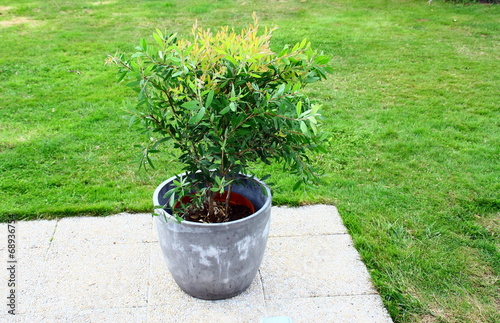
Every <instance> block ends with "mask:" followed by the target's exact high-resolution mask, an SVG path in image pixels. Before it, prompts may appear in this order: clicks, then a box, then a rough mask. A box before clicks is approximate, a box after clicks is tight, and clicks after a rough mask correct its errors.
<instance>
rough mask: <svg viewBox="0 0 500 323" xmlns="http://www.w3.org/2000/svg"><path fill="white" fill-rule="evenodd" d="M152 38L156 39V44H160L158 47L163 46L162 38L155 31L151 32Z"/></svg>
mask: <svg viewBox="0 0 500 323" xmlns="http://www.w3.org/2000/svg"><path fill="white" fill-rule="evenodd" d="M157 31H159V30H158V29H157ZM153 38H154V39H155V40H156V42H157V43H158V45H160V47H163V38H162V37H161V36H160V35H158V34H157V33H155V34H153Z"/></svg>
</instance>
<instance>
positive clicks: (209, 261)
mask: <svg viewBox="0 0 500 323" xmlns="http://www.w3.org/2000/svg"><path fill="white" fill-rule="evenodd" d="M253 18H254V21H253V24H250V25H249V26H248V27H247V28H245V29H243V30H242V31H241V32H235V31H234V29H230V28H229V27H223V28H221V29H220V30H218V31H217V32H216V33H212V32H211V31H210V30H205V29H202V28H199V27H198V26H197V25H196V24H195V25H194V27H193V30H192V38H191V39H185V38H179V37H178V36H177V35H176V34H173V35H165V34H164V33H162V32H161V31H160V30H156V32H155V33H154V34H153V38H154V41H155V43H154V45H150V44H148V43H147V41H146V40H144V39H142V40H141V41H140V45H139V46H138V47H137V48H136V49H137V52H136V53H134V54H132V55H131V56H130V57H126V56H125V55H124V54H117V55H114V56H110V57H109V59H108V62H110V63H115V64H117V65H118V66H119V80H120V81H121V80H122V79H124V78H125V77H126V76H128V77H132V78H133V79H134V80H133V81H132V82H131V83H130V84H129V86H131V87H132V88H134V89H135V90H136V91H137V92H138V93H139V94H138V102H137V106H136V108H135V110H133V111H131V115H132V120H131V121H132V122H134V121H140V122H141V123H142V125H143V129H144V130H145V132H146V134H147V137H148V139H149V143H148V145H147V146H146V147H144V148H143V151H142V157H143V158H142V161H141V163H142V164H144V165H146V164H151V159H150V154H151V153H154V152H157V151H158V149H159V148H160V146H161V145H162V144H164V143H165V142H167V141H168V142H171V143H173V146H174V148H175V149H176V150H177V151H179V152H180V155H179V157H178V158H179V160H180V161H181V162H182V163H183V165H184V173H183V174H180V175H176V176H173V177H172V178H170V179H168V180H166V181H165V182H163V183H162V184H161V185H159V186H158V188H157V189H156V191H155V193H154V197H153V201H154V204H155V206H157V209H156V210H155V212H156V214H157V215H160V216H158V217H156V222H157V228H158V233H159V237H160V244H161V247H162V251H163V253H164V256H165V260H166V262H167V266H168V267H169V270H170V271H171V273H172V275H173V277H174V279H175V280H176V282H177V284H178V285H179V286H180V287H181V288H182V289H183V290H184V291H186V292H187V293H189V294H191V295H192V296H195V297H198V298H204V299H221V298H228V297H232V296H235V295H237V294H239V293H241V292H242V291H244V290H245V289H246V288H247V287H248V286H249V285H250V283H251V282H252V280H253V278H254V277H255V275H256V273H257V270H258V268H259V266H260V263H261V260H262V256H263V254H264V249H265V245H266V241H267V233H268V231H269V218H270V208H271V192H270V189H269V188H268V187H267V185H265V184H264V182H263V181H261V180H259V179H257V178H255V177H254V176H251V175H247V174H249V173H251V172H250V169H249V165H251V164H252V163H254V162H258V161H262V162H264V163H266V164H269V163H271V162H272V161H274V162H279V163H282V164H283V165H284V167H285V169H288V170H289V171H291V172H292V173H293V174H296V175H298V178H299V181H298V184H297V185H296V187H298V186H300V184H302V183H308V182H310V181H311V180H314V179H315V178H316V175H315V172H314V170H313V169H312V167H311V166H310V164H309V163H308V161H309V158H308V154H309V153H310V152H311V151H321V150H322V149H323V148H322V145H321V144H322V143H323V142H324V140H325V139H326V136H325V135H324V134H323V133H322V132H320V131H319V129H318V126H319V125H320V117H321V116H320V113H319V108H320V106H319V105H317V104H313V103H311V101H310V100H309V99H308V98H307V97H306V96H305V95H304V94H302V93H301V90H302V89H303V88H304V87H305V86H306V85H307V84H309V83H312V82H315V81H318V80H321V79H324V78H325V77H326V76H325V75H326V73H328V72H330V67H328V66H327V64H328V62H329V57H327V56H325V55H322V54H319V53H318V52H317V51H314V50H313V49H311V45H310V43H308V42H307V41H306V40H303V41H302V42H300V43H298V44H296V45H295V46H293V47H289V46H285V47H284V48H283V50H282V51H281V52H279V53H275V52H273V51H272V50H271V47H270V40H271V36H272V32H273V31H274V29H267V28H265V29H264V30H263V32H260V30H259V24H258V21H257V18H256V17H255V15H254V17H253ZM235 197H237V198H236V199H235ZM233 200H236V201H233ZM248 200H249V201H250V204H249V203H248ZM242 201H243V202H242Z"/></svg>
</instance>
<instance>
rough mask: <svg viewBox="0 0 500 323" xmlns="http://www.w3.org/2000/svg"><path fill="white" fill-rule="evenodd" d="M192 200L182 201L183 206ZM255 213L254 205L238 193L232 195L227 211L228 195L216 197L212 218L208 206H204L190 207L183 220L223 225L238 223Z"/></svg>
mask: <svg viewBox="0 0 500 323" xmlns="http://www.w3.org/2000/svg"><path fill="white" fill-rule="evenodd" d="M190 202H191V198H190V197H189V196H186V197H184V198H183V199H182V203H183V204H189V203H190ZM253 213H255V209H254V207H253V205H252V203H251V202H250V201H249V200H248V199H247V198H246V197H244V196H242V195H240V194H238V193H234V192H233V193H231V196H230V201H229V209H228V210H226V193H224V194H223V195H219V196H216V197H215V206H214V215H213V216H210V215H209V212H208V205H207V204H203V205H202V207H201V208H196V207H195V206H188V208H187V209H186V211H185V212H184V214H183V216H182V218H184V220H186V221H191V222H201V223H223V222H230V221H236V220H240V219H243V218H246V217H247V216H250V215H252V214H253Z"/></svg>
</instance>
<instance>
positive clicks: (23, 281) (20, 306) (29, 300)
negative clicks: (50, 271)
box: [0, 246, 48, 313]
mask: <svg viewBox="0 0 500 323" xmlns="http://www.w3.org/2000/svg"><path fill="white" fill-rule="evenodd" d="M47 250H48V246H47V247H45V248H19V249H18V250H17V252H16V256H17V263H16V264H15V276H14V280H15V281H14V283H15V287H16V288H15V289H16V303H17V304H16V305H17V312H18V313H26V312H29V311H30V310H31V309H32V308H33V305H34V303H35V300H36V298H35V288H36V286H37V285H38V282H39V280H40V277H41V275H42V272H43V271H42V270H40V269H41V268H44V263H45V256H46V254H47ZM7 267H8V265H7V266H6V268H7ZM2 269H3V268H2ZM9 276H10V273H9V272H8V271H7V270H4V269H3V270H1V271H0V277H1V282H2V288H1V290H2V293H1V295H0V296H1V297H2V300H6V299H7V296H8V294H10V289H11V288H9V286H8V283H7V281H8V280H9ZM4 287H5V288H4Z"/></svg>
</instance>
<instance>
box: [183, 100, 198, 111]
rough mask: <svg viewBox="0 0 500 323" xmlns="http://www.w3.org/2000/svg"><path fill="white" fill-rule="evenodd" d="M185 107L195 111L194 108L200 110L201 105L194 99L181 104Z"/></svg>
mask: <svg viewBox="0 0 500 323" xmlns="http://www.w3.org/2000/svg"><path fill="white" fill-rule="evenodd" d="M181 106H182V107H183V108H186V109H188V110H190V111H194V110H198V109H199V107H200V104H199V102H198V101H196V100H194V101H188V102H185V103H183V104H182V105H181Z"/></svg>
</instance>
